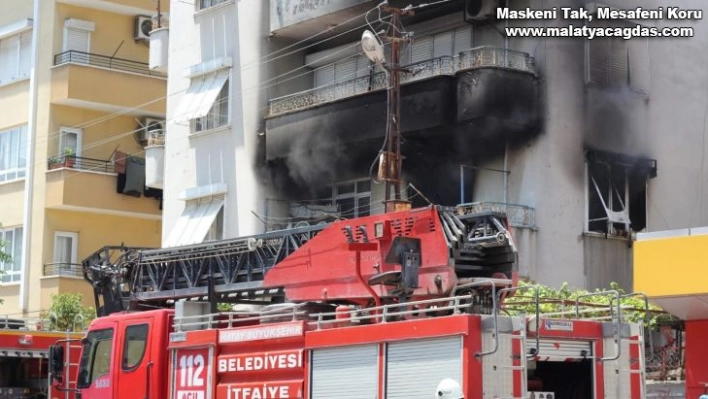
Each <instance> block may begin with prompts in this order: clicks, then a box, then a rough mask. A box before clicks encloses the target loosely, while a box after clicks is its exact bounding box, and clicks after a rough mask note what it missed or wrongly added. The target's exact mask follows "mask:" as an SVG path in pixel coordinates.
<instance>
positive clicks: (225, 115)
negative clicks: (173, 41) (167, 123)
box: [171, 60, 231, 133]
mask: <svg viewBox="0 0 708 399" xmlns="http://www.w3.org/2000/svg"><path fill="white" fill-rule="evenodd" d="M221 61H223V60H214V61H213V62H206V63H203V64H199V65H197V66H195V67H193V68H194V69H195V70H197V71H196V72H194V73H193V74H192V75H191V76H192V81H191V83H190V85H189V89H187V92H186V93H185V94H184V96H183V97H182V99H181V100H180V102H179V105H178V106H177V109H175V112H174V114H173V116H172V118H171V119H172V120H174V121H175V122H176V123H188V124H189V125H190V126H191V131H192V132H193V133H195V132H202V131H206V130H210V129H214V128H217V127H220V126H224V125H227V124H228V123H229V113H230V109H229V103H230V101H229V75H230V73H231V71H230V69H227V68H224V67H222V66H221V65H219V66H218V67H217V68H218V70H217V71H214V69H211V72H202V71H201V69H206V68H214V66H213V65H210V64H212V63H213V64H220V63H221ZM228 62H229V65H230V61H228Z"/></svg>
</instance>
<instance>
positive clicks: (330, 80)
mask: <svg viewBox="0 0 708 399" xmlns="http://www.w3.org/2000/svg"><path fill="white" fill-rule="evenodd" d="M370 72H371V61H369V59H368V58H366V56H363V55H357V56H352V57H348V58H345V59H343V60H339V61H337V62H333V63H331V64H328V65H324V66H321V67H318V68H317V69H315V87H322V86H330V85H333V84H336V83H343V82H346V81H349V80H354V79H357V78H361V77H367V76H369V74H370Z"/></svg>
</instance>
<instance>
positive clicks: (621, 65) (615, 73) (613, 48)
mask: <svg viewBox="0 0 708 399" xmlns="http://www.w3.org/2000/svg"><path fill="white" fill-rule="evenodd" d="M609 60H610V62H609V65H608V69H609V84H610V85H612V86H625V85H627V84H629V74H628V64H629V62H628V59H627V41H625V40H624V39H621V38H612V39H611V40H610V59H609Z"/></svg>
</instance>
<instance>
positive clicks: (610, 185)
mask: <svg viewBox="0 0 708 399" xmlns="http://www.w3.org/2000/svg"><path fill="white" fill-rule="evenodd" d="M586 158H587V164H586V167H587V182H588V183H587V187H586V190H587V191H586V198H587V210H588V214H587V225H586V229H587V231H588V232H595V233H603V234H609V235H618V236H625V237H627V236H629V235H630V232H632V231H641V230H643V229H645V228H646V223H647V183H648V181H649V179H651V178H653V177H656V161H654V160H649V159H639V158H633V157H629V156H625V155H620V154H612V153H605V152H599V151H588V152H587V154H586Z"/></svg>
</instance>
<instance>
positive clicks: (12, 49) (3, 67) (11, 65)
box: [0, 35, 20, 84]
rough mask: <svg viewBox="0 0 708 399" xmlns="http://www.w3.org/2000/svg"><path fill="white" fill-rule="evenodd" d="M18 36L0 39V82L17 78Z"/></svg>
mask: <svg viewBox="0 0 708 399" xmlns="http://www.w3.org/2000/svg"><path fill="white" fill-rule="evenodd" d="M19 45H20V38H19V36H17V35H16V36H10V37H8V38H5V39H2V40H0V84H3V83H9V82H11V81H12V80H14V79H16V78H17V68H18V64H19V63H18V59H17V57H18V46H19Z"/></svg>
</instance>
